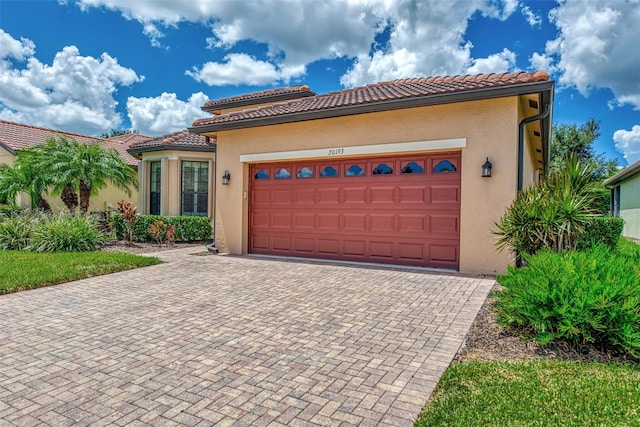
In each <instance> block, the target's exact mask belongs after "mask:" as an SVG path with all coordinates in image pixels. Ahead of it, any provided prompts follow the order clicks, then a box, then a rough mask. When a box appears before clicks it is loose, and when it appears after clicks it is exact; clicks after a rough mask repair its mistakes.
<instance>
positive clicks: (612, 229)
mask: <svg viewBox="0 0 640 427" xmlns="http://www.w3.org/2000/svg"><path fill="white" fill-rule="evenodd" d="M623 226H624V220H623V219H622V218H619V217H613V216H597V217H594V218H593V219H592V220H591V221H590V222H589V225H588V226H587V227H585V230H584V232H583V233H582V234H581V235H580V238H579V239H578V244H577V249H578V250H581V251H584V250H588V249H591V248H593V247H595V246H596V245H598V244H603V245H605V246H607V247H609V248H610V249H611V250H613V251H615V250H616V249H617V248H618V242H619V241H620V235H621V234H622V227H623Z"/></svg>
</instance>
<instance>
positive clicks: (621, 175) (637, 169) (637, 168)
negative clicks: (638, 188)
mask: <svg viewBox="0 0 640 427" xmlns="http://www.w3.org/2000/svg"><path fill="white" fill-rule="evenodd" d="M638 173H640V160H638V161H637V162H635V163H634V164H632V165H631V166H628V167H626V168H624V169H622V170H621V171H620V172H618V173H617V174H615V175H613V176H612V177H610V178H607V179H605V180H604V183H603V184H604V186H605V187H613V186H615V185H617V184H619V183H621V182H622V181H626V180H627V179H629V178H632V177H633V176H634V175H637V174H638Z"/></svg>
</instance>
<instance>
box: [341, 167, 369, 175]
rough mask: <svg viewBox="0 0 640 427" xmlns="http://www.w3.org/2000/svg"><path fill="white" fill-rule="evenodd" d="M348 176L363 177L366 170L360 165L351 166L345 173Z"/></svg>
mask: <svg viewBox="0 0 640 427" xmlns="http://www.w3.org/2000/svg"><path fill="white" fill-rule="evenodd" d="M344 174H345V175H346V176H362V175H364V169H362V168H361V167H360V166H359V165H351V166H349V169H347V170H346V171H345V173H344Z"/></svg>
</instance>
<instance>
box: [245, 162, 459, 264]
mask: <svg viewBox="0 0 640 427" xmlns="http://www.w3.org/2000/svg"><path fill="white" fill-rule="evenodd" d="M250 174H251V188H250V192H251V205H250V209H249V212H250V213H249V215H250V225H249V227H250V230H249V233H250V243H249V249H250V252H251V253H254V254H271V255H288V256H298V257H312V258H328V259H339V260H350V261H365V262H377V263H388V264H406V265H416V266H427V267H439V268H449V269H457V268H458V266H459V253H460V153H459V152H453V153H438V154H421V155H410V156H402V157H376V158H367V159H349V160H344V159H340V160H338V159H336V160H333V161H327V160H322V161H300V162H287V163H266V164H254V165H251V168H250Z"/></svg>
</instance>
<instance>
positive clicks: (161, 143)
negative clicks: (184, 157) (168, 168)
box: [128, 129, 216, 154]
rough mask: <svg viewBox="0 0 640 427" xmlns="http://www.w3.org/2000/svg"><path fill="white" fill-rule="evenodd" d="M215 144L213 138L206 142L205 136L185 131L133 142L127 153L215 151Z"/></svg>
mask: <svg viewBox="0 0 640 427" xmlns="http://www.w3.org/2000/svg"><path fill="white" fill-rule="evenodd" d="M215 143H216V140H215V138H210V139H209V140H208V138H207V137H205V136H202V135H198V134H195V133H191V132H189V131H188V130H186V129H185V130H181V131H178V132H174V133H170V134H167V135H162V136H159V137H156V138H151V139H147V140H144V141H138V142H134V143H133V144H131V146H130V147H129V149H128V151H129V153H131V154H138V153H143V152H146V151H160V150H177V151H215V150H216V145H215Z"/></svg>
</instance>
